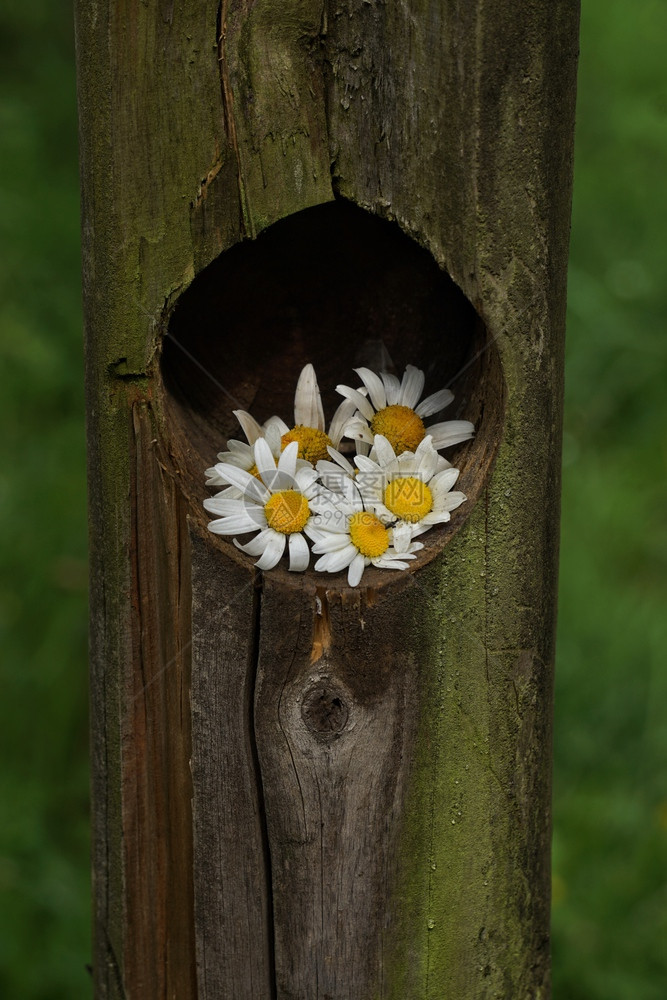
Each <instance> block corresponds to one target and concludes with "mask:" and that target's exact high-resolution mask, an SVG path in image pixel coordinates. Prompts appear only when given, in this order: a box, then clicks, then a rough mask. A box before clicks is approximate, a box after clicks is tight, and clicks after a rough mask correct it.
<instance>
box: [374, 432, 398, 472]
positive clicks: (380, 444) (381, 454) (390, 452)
mask: <svg viewBox="0 0 667 1000" xmlns="http://www.w3.org/2000/svg"><path fill="white" fill-rule="evenodd" d="M373 447H374V448H375V453H376V455H377V460H378V465H379V466H380V468H381V469H389V468H392V467H393V466H394V465H395V464H396V452H395V451H394V449H393V448H392V446H391V445H390V443H389V441H388V440H387V439H386V437H383V435H382V434H376V435H375V438H374V440H373Z"/></svg>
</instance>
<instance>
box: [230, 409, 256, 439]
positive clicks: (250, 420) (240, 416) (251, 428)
mask: <svg viewBox="0 0 667 1000" xmlns="http://www.w3.org/2000/svg"><path fill="white" fill-rule="evenodd" d="M232 413H233V414H234V416H235V417H236V419H237V420H238V422H239V423H240V425H241V429H242V430H243V433H244V434H245V436H246V437H247V439H248V444H254V443H255V441H256V440H257V439H258V438H261V437H264V433H263V431H262V428H261V427H260V426H259V424H258V423H257V421H256V420H255V418H254V417H251V416H250V414H249V413H247V412H246V411H245V410H232ZM228 446H229V443H228Z"/></svg>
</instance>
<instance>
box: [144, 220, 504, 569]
mask: <svg viewBox="0 0 667 1000" xmlns="http://www.w3.org/2000/svg"><path fill="white" fill-rule="evenodd" d="M307 362H312V364H313V365H314V366H315V371H316V373H317V377H318V381H319V385H320V388H321V391H322V398H323V403H324V410H325V416H326V419H327V423H328V421H329V420H330V419H331V416H332V414H333V412H334V410H335V408H336V406H337V405H338V403H339V402H340V399H341V397H340V396H339V395H338V394H337V393H336V392H335V386H336V384H337V383H339V382H343V383H345V384H347V385H354V386H357V385H359V384H360V380H359V378H358V376H357V375H356V374H355V372H354V371H353V368H355V367H359V366H360V365H365V366H367V367H370V368H372V369H374V370H376V371H378V370H381V369H385V370H389V371H394V372H395V373H396V374H398V375H399V376H400V375H402V373H403V370H404V368H405V365H406V364H414V365H416V366H417V367H419V368H422V369H423V370H424V372H425V374H426V385H425V389H424V395H428V394H430V393H431V392H435V391H436V390H438V389H441V388H443V387H444V386H449V387H450V388H451V389H452V391H453V392H454V395H455V399H454V402H453V403H452V404H450V406H449V407H447V409H446V410H445V411H444V412H443V413H442V414H436V415H434V416H433V417H430V418H428V419H427V421H426V423H427V424H432V423H435V422H437V421H440V420H451V419H456V418H459V419H467V420H471V421H473V423H474V424H475V427H476V436H475V439H474V441H472V442H466V443H465V444H463V445H459V446H457V447H456V448H453V449H449V450H448V451H446V452H445V453H444V454H445V456H446V457H447V458H448V459H449V460H450V461H451V462H452V463H453V464H455V465H457V466H458V467H459V468H461V471H462V475H461V479H460V484H461V489H463V490H464V491H465V492H466V494H467V495H468V497H469V501H468V503H466V504H464V505H463V507H462V508H461V509H460V513H459V512H456V513H455V514H454V515H453V518H452V523H453V524H454V523H462V521H463V520H464V519H465V517H466V516H467V514H468V513H469V510H470V509H471V507H472V502H474V499H475V497H476V496H477V495H478V494H479V492H480V489H481V486H482V483H483V481H485V479H486V477H487V475H488V471H489V469H490V466H491V462H492V459H493V456H494V454H495V451H496V448H497V444H498V442H499V439H500V434H501V430H502V413H503V409H504V388H503V380H502V374H501V369H500V362H499V359H498V354H497V351H496V349H495V347H494V345H493V343H492V342H491V341H490V339H489V338H488V336H487V332H486V329H485V327H484V324H483V323H482V321H481V319H480V318H479V316H478V315H477V313H476V311H475V309H474V308H473V306H472V305H471V304H470V302H469V301H468V300H467V299H466V297H465V296H464V295H463V293H462V292H461V290H460V289H459V288H458V286H457V285H455V283H454V282H453V281H452V280H451V278H450V277H449V276H448V275H447V274H446V273H444V272H443V271H441V270H440V268H439V267H438V265H437V264H436V262H435V261H434V260H433V258H432V256H431V255H430V254H429V253H428V251H427V250H425V249H424V248H423V247H421V246H419V245H418V244H417V243H415V242H414V241H413V240H412V239H410V238H409V237H408V236H406V235H405V234H404V233H403V232H402V231H401V230H400V228H399V227H398V225H396V224H394V223H390V222H386V221H384V220H381V219H379V218H377V217H376V216H373V215H371V214H369V213H368V212H365V211H363V210H362V209H359V208H357V207H356V206H354V205H351V204H349V203H345V202H340V201H338V202H333V203H330V204H326V205H320V206H317V207H315V208H310V209H306V210H305V211H303V212H300V213H298V214H296V215H293V216H290V217H289V218H287V219H284V220H282V221H281V222H278V223H276V224H275V225H273V226H271V227H270V228H269V229H267V230H266V231H265V232H264V233H262V234H261V235H260V236H259V237H258V238H257V239H256V240H253V241H248V242H244V243H240V244H237V245H236V246H234V247H232V248H231V249H230V250H228V251H227V252H225V253H223V254H221V255H220V256H219V257H218V258H217V259H216V260H215V261H213V263H211V264H210V265H209V266H208V267H207V268H206V269H205V270H203V271H202V272H201V273H200V274H199V275H198V276H197V278H196V279H195V280H194V281H193V283H192V284H191V285H190V287H189V288H188V289H187V290H186V291H185V292H184V294H183V295H182V296H181V297H180V299H179V300H178V302H177V304H176V306H175V308H174V310H173V312H172V314H171V317H170V318H169V322H168V328H167V331H166V336H165V338H164V342H163V352H162V358H161V368H162V379H163V386H164V390H165V393H164V399H163V404H164V411H165V417H166V421H167V426H168V428H169V433H170V437H171V441H170V445H171V450H172V453H173V454H174V456H175V459H176V461H177V463H178V467H179V473H180V481H181V484H182V486H183V489H184V492H185V494H186V496H187V497H188V498H189V499H190V500H191V501H193V506H192V511H191V512H192V514H193V515H194V518H195V520H196V521H198V522H199V523H200V524H201V526H202V528H203V529H205V526H206V523H207V521H208V516H207V515H206V513H205V512H204V511H203V508H202V507H201V501H202V500H203V499H204V497H206V496H209V495H211V492H212V491H211V490H209V489H207V488H206V487H205V485H204V470H205V469H206V468H208V467H209V466H211V465H212V464H214V462H215V458H216V455H217V453H218V452H220V451H224V450H226V442H227V439H228V438H237V439H240V440H243V439H244V437H243V433H242V432H241V430H240V428H239V426H238V423H237V421H236V418H235V417H234V416H233V413H232V411H233V410H235V409H244V410H248V411H250V412H251V413H252V415H253V416H254V417H255V418H256V419H257V420H258V421H259V422H260V423H262V422H263V421H265V420H266V419H267V418H268V417H270V416H272V415H273V414H277V415H279V416H281V417H282V418H283V419H284V420H285V422H286V423H287V424H288V425H289V426H292V424H293V423H294V419H293V418H294V390H295V387H296V382H297V379H298V376H299V372H300V371H301V368H302V367H303V365H304V364H306V363H307ZM444 531H445V534H451V529H449V531H448V530H447V529H444ZM433 534H434V532H430V533H429V534H428V535H427V536H424V541H426V539H427V538H430V537H431V536H432V535H433ZM435 534H437V535H438V536H439V537H440V538H441V541H440V542H439V546H441V544H442V531H439V532H435ZM220 543H221V544H226V543H225V542H220ZM429 547H430V546H427V548H429ZM421 562H422V560H421V559H420V560H419V563H420V564H421ZM385 575H386V574H385ZM390 575H391V574H390Z"/></svg>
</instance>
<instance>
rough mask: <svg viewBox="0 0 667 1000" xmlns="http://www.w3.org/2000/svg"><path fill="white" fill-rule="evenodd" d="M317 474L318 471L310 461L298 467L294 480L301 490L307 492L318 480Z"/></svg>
mask: <svg viewBox="0 0 667 1000" xmlns="http://www.w3.org/2000/svg"><path fill="white" fill-rule="evenodd" d="M295 443H296V442H295ZM317 475H318V474H317V472H316V471H315V469H314V468H313V467H312V465H311V464H310V462H309V463H308V465H307V466H301V468H297V470H296V474H295V476H294V481H295V482H296V485H297V486H298V487H299V489H300V490H301V492H302V493H306V492H307V491H308V490H309V489H310V488H311V486H313V484H314V483H316V482H317Z"/></svg>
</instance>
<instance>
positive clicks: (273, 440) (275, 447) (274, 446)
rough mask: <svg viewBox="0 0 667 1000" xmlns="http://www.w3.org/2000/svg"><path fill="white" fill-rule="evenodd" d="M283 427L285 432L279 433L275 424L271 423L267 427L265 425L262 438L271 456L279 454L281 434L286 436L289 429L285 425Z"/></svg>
mask: <svg viewBox="0 0 667 1000" xmlns="http://www.w3.org/2000/svg"><path fill="white" fill-rule="evenodd" d="M281 423H282V421H281ZM283 427H285V430H284V431H281V429H280V427H279V426H278V424H277V423H272V424H270V425H269V426H268V427H267V426H266V425H265V429H264V437H265V439H266V443H267V444H268V446H269V448H270V449H271V454H272V455H273V456H276V455H279V454H280V445H281V443H282V442H281V438H282V436H283V434H287V432H288V430H289V427H287V426H286V425H285V424H283Z"/></svg>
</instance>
